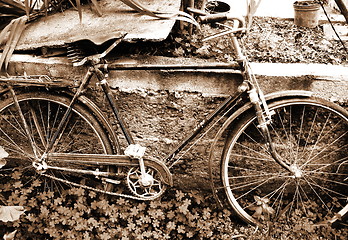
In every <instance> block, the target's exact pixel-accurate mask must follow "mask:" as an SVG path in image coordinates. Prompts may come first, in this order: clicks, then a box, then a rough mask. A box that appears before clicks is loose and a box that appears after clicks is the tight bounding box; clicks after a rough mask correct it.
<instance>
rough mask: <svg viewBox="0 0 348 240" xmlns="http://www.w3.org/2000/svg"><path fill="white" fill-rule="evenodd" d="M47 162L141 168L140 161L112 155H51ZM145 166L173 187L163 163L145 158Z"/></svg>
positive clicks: (48, 155) (48, 156) (168, 172)
mask: <svg viewBox="0 0 348 240" xmlns="http://www.w3.org/2000/svg"><path fill="white" fill-rule="evenodd" d="M45 161H46V162H47V163H50V162H71V163H84V164H86V163H88V164H91V165H96V166H100V165H112V166H129V167H136V166H139V160H138V159H132V158H130V157H129V156H126V155H110V154H79V153H49V154H47V156H46V159H45ZM144 164H145V166H148V167H152V168H154V169H156V170H157V171H158V172H159V173H160V176H161V178H162V179H161V180H162V181H163V182H164V183H165V184H167V185H169V186H172V185H173V178H172V174H171V173H170V171H169V168H168V167H167V166H166V165H165V164H164V163H163V162H161V161H159V160H157V159H153V158H144Z"/></svg>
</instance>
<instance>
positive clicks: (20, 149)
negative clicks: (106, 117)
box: [0, 92, 112, 191]
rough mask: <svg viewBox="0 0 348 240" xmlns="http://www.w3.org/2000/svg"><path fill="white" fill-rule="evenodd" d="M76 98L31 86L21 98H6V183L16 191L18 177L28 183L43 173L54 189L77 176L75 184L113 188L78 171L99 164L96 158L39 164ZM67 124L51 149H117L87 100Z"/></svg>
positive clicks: (2, 141)
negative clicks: (87, 161) (94, 162)
mask: <svg viewBox="0 0 348 240" xmlns="http://www.w3.org/2000/svg"><path fill="white" fill-rule="evenodd" d="M15 99H16V100H15ZM70 101H71V100H70V98H69V97H65V96H63V95H55V94H52V93H48V92H28V93H23V94H18V95H16V98H13V97H12V96H10V95H9V96H8V97H7V98H6V99H5V100H4V101H2V102H1V103H0V146H1V147H0V148H1V153H2V154H3V155H2V157H5V158H3V159H2V164H1V167H0V176H1V177H2V178H3V180H2V181H1V182H2V184H4V186H3V189H5V190H8V191H11V188H12V186H11V181H13V180H17V179H22V184H23V185H25V184H27V185H30V184H31V183H33V182H34V181H35V180H36V179H40V182H44V183H45V184H43V186H44V187H45V188H47V190H52V191H56V188H60V189H59V191H61V188H63V186H64V185H68V186H69V185H71V184H70V183H69V182H73V183H74V184H75V186H79V185H81V186H82V185H88V186H90V187H95V188H98V189H107V188H108V186H107V184H104V185H103V184H101V183H100V182H101V181H100V179H97V178H96V177H94V176H92V177H91V176H90V175H88V174H83V173H81V174H80V173H79V172H78V171H79V170H98V169H97V168H98V167H97V166H93V165H92V164H82V163H76V162H64V163H60V162H46V164H48V165H49V166H51V167H55V168H56V169H51V168H48V169H45V166H44V165H43V166H42V167H40V166H39V164H42V162H40V159H42V157H43V154H44V153H45V151H46V149H47V146H48V144H49V142H50V141H51V139H52V137H53V136H54V134H55V133H56V131H57V127H58V125H59V124H60V122H61V121H62V117H63V115H64V114H65V112H66V110H67V108H68V106H69V104H70ZM62 129H63V130H62V131H61V133H60V134H59V136H58V138H57V139H58V140H57V141H56V143H55V145H54V147H53V149H52V150H51V151H50V152H58V153H85V154H87V153H93V154H98V153H104V154H107V153H108V154H110V153H112V146H111V144H110V141H109V140H108V135H107V134H106V132H105V131H104V128H103V127H102V125H101V124H100V123H99V121H98V120H97V118H96V117H95V116H93V115H92V114H91V113H90V112H89V110H88V109H87V108H86V107H84V106H83V105H80V104H78V103H77V104H74V106H73V107H72V111H71V113H70V115H69V118H68V119H67V121H66V123H65V124H64V127H63V128H62ZM43 159H44V158H43ZM100 170H102V169H100ZM106 170H108V169H106ZM41 176H46V177H48V178H41ZM88 177H89V178H88ZM93 177H94V178H93ZM6 178H7V180H6ZM87 178H88V180H86V179H87ZM41 179H45V180H43V181H41ZM57 180H58V181H57ZM94 180H95V182H94ZM97 182H98V183H97ZM64 183H66V184H64ZM17 185H18V184H17Z"/></svg>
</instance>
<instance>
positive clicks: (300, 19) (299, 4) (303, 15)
mask: <svg viewBox="0 0 348 240" xmlns="http://www.w3.org/2000/svg"><path fill="white" fill-rule="evenodd" d="M293 6H294V10H295V15H294V23H295V25H297V26H300V27H308V28H315V27H316V26H318V23H319V9H320V4H319V3H317V2H315V1H296V2H294V4H293Z"/></svg>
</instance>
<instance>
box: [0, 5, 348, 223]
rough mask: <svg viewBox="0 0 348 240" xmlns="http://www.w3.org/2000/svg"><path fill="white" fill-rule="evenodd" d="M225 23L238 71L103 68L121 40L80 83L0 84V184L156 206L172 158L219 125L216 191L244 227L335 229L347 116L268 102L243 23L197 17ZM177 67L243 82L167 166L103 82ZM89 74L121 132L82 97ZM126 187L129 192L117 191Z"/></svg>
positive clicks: (89, 61)
mask: <svg viewBox="0 0 348 240" xmlns="http://www.w3.org/2000/svg"><path fill="white" fill-rule="evenodd" d="M197 12H198V11H197ZM198 13H199V12H198ZM202 15H203V14H202ZM225 20H229V21H233V22H236V23H237V24H235V25H234V26H233V27H230V28H229V29H227V30H226V31H223V32H221V34H219V35H226V34H230V35H231V43H232V45H233V48H234V49H235V55H236V62H235V63H217V64H215V65H213V66H211V65H209V66H170V65H169V66H168V65H166V66H162V65H160V66H155V65H132V64H119V63H107V62H106V61H105V60H104V57H105V56H106V55H107V54H108V53H109V52H110V51H111V50H112V49H113V48H115V46H117V44H118V43H119V42H121V41H122V39H118V40H117V41H115V43H114V44H112V45H111V46H110V47H109V48H108V49H107V50H106V51H105V52H103V53H102V54H98V55H93V56H89V57H86V58H83V59H82V60H80V61H78V62H76V63H75V65H76V66H81V65H85V66H88V70H87V73H86V74H85V76H84V78H83V79H82V80H80V81H75V82H71V81H66V80H62V79H51V78H50V77H49V76H43V75H38V76H10V77H2V78H0V81H1V86H2V90H1V102H0V146H1V149H0V150H1V157H2V163H3V164H2V165H3V166H2V167H1V178H2V180H1V181H2V182H6V179H9V178H10V177H11V174H13V173H14V172H16V171H18V170H21V172H22V175H21V176H22V177H25V176H26V177H28V176H32V178H38V177H45V178H47V179H49V180H52V181H50V182H49V183H47V185H51V186H52V187H54V186H55V185H61V184H66V185H68V186H76V187H82V188H85V189H88V190H93V191H97V192H102V193H105V194H109V195H115V196H120V197H128V198H132V199H138V200H152V199H155V198H157V197H159V196H161V195H162V194H163V193H164V191H165V189H166V187H167V186H170V185H172V182H173V180H172V175H171V171H170V170H171V168H172V167H173V166H174V165H175V164H177V162H178V159H177V155H178V153H179V152H180V151H182V150H183V149H184V148H185V147H187V146H188V144H189V143H190V142H191V141H192V140H193V139H194V138H196V137H197V136H198V135H199V134H201V133H202V132H204V130H207V127H208V126H210V125H211V124H213V123H214V121H215V120H216V119H217V120H218V121H223V123H222V125H221V126H219V129H218V131H217V134H216V137H215V139H214V141H213V143H212V146H211V154H210V159H209V161H208V162H209V165H210V176H211V178H212V189H213V193H214V195H215V196H217V198H218V199H220V200H223V202H224V203H227V205H228V206H229V207H231V208H232V209H233V210H234V211H235V212H236V213H237V214H238V216H240V217H241V218H242V219H243V220H244V221H246V222H248V223H253V224H258V223H260V221H261V220H260V219H269V218H272V219H273V220H280V219H284V217H285V219H291V218H294V219H295V220H296V221H307V222H312V223H318V222H323V221H327V222H333V221H335V220H336V219H338V218H339V217H341V216H343V215H345V213H346V212H347V209H348V205H347V203H348V190H347V183H348V171H347V170H348V169H347V165H348V152H347V142H348V139H347V137H348V134H347V131H348V112H347V111H346V110H345V109H343V108H342V107H340V106H338V105H336V104H334V103H331V102H328V101H326V100H323V99H320V98H317V97H315V96H313V93H311V92H307V91H284V92H276V93H273V94H269V95H266V96H264V95H263V94H262V91H261V90H260V88H259V87H258V84H257V81H256V79H255V77H254V76H253V75H252V74H251V71H250V67H249V64H248V61H247V60H246V58H245V57H244V55H243V53H242V51H241V47H240V43H239V38H240V36H242V35H243V33H244V32H245V28H244V21H243V19H240V18H236V17H233V16H229V15H228V14H217V15H215V14H212V15H206V16H201V17H200V22H201V23H205V22H220V21H225ZM179 67H180V69H184V68H186V69H198V68H202V69H209V68H210V67H211V68H220V69H223V68H225V69H235V70H236V71H239V73H240V75H241V76H242V77H243V82H242V83H241V84H240V86H239V87H238V91H237V92H236V93H233V94H231V96H229V97H227V98H226V100H225V101H224V102H223V103H222V104H221V105H220V106H218V108H217V109H216V110H215V111H213V112H212V113H211V114H209V116H208V117H207V118H206V120H204V121H202V122H201V123H200V124H199V125H198V126H197V127H196V128H195V129H194V130H193V131H192V133H191V134H190V135H189V136H187V137H186V138H185V139H184V140H183V141H182V142H181V144H179V145H178V146H177V147H176V148H175V149H173V151H172V153H170V154H169V155H168V156H167V157H166V158H164V159H160V160H159V159H154V158H152V157H151V153H148V152H145V148H144V147H143V146H140V145H138V144H137V143H136V142H135V141H134V139H133V138H132V135H131V133H130V130H129V129H128V127H127V124H126V123H125V121H124V119H123V118H122V117H121V116H120V114H119V110H118V107H117V103H116V99H115V97H114V95H113V92H112V90H111V89H110V86H109V84H108V80H107V77H106V75H107V72H109V71H120V70H122V71H126V70H128V71H132V70H158V69H161V70H171V69H175V68H179ZM93 76H95V77H96V78H97V81H98V86H100V88H101V89H102V92H103V93H104V94H105V97H106V98H107V100H108V103H109V107H110V109H111V111H112V113H113V116H114V118H115V119H116V122H117V125H118V126H119V128H118V129H119V130H117V129H114V126H113V124H112V123H111V119H109V118H108V117H106V115H105V113H104V112H103V111H102V110H101V109H100V108H99V107H98V106H97V104H96V103H94V102H93V101H92V100H91V99H90V98H89V97H88V96H87V95H86V94H85V92H86V89H87V88H88V86H89V83H90V81H91V79H92V77H93ZM119 134H122V135H123V136H124V138H125V141H126V143H127V144H126V145H127V146H125V148H123V147H122V144H120V140H119V138H118V135H119ZM221 142H223V150H222V151H221V152H219V154H217V152H216V151H215V149H216V148H217V145H218V144H220V143H221ZM217 155H218V156H217ZM216 162H218V167H216V166H215V164H216ZM216 175H218V179H219V181H218V182H217V181H216ZM123 185H125V186H127V188H124V189H123V188H119V186H123ZM120 189H122V191H121V190H120ZM313 212H316V213H317V214H313ZM304 219H305V220H304Z"/></svg>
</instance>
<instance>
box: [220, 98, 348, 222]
mask: <svg viewBox="0 0 348 240" xmlns="http://www.w3.org/2000/svg"><path fill="white" fill-rule="evenodd" d="M270 109H271V110H272V111H274V112H275V114H274V115H273V121H272V123H271V124H270V125H269V130H270V133H271V136H272V140H273V142H274V146H275V149H276V151H277V153H278V154H279V155H280V156H281V158H282V159H283V160H285V161H286V162H288V163H289V164H291V167H292V168H293V169H295V171H294V173H290V172H289V171H287V170H285V169H284V168H282V167H281V166H280V165H279V164H277V163H276V162H275V161H274V159H272V156H271V155H270V153H269V151H268V148H267V146H266V141H265V138H264V137H263V135H262V133H261V131H260V130H259V128H258V122H257V119H256V117H255V114H254V113H253V112H249V113H248V114H246V116H244V117H243V118H242V119H240V120H239V121H238V122H237V124H236V125H234V126H233V130H231V133H230V135H229V136H228V138H227V140H226V145H225V149H224V152H223V156H222V162H221V178H222V183H223V187H224V189H225V193H226V196H227V201H228V203H229V204H230V205H231V206H232V208H233V209H234V210H235V212H236V213H237V214H238V215H239V216H240V217H241V219H242V220H244V221H246V222H248V223H253V224H260V223H262V222H267V221H272V222H275V221H278V222H286V223H287V224H289V223H292V224H293V225H298V226H306V224H317V223H321V222H324V221H327V220H329V219H331V218H332V217H334V216H335V214H337V213H338V212H339V211H340V210H342V209H343V208H344V207H345V206H346V205H347V203H348V148H347V144H348V114H347V112H346V111H345V110H344V109H343V108H341V107H339V106H337V105H335V104H332V103H330V102H327V101H324V100H322V99H317V98H308V99H307V98H306V99H287V100H282V101H278V102H275V103H272V104H270Z"/></svg>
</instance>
